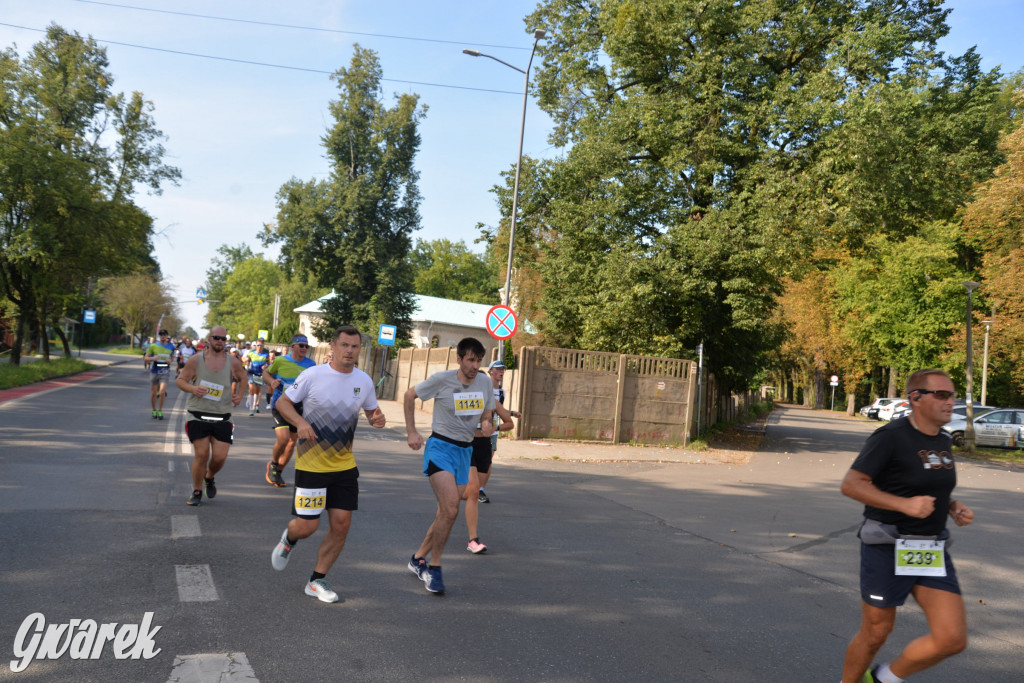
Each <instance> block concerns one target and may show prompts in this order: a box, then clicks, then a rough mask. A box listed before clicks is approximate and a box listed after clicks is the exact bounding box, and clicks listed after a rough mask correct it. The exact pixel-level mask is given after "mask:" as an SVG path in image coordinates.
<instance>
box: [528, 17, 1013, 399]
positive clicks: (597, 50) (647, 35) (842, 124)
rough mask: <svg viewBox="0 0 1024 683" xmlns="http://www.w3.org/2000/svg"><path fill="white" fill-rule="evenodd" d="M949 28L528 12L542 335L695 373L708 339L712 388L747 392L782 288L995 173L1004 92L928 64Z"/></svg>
mask: <svg viewBox="0 0 1024 683" xmlns="http://www.w3.org/2000/svg"><path fill="white" fill-rule="evenodd" d="M947 13H948V10H942V9H939V8H938V6H937V4H936V3H934V2H931V1H930V0H911V1H910V2H903V3H896V4H893V3H888V2H882V1H881V0H854V1H847V0H826V1H825V2H821V1H820V0H819V1H813V2H812V1H811V0H795V1H793V2H787V3H775V2H759V1H755V0H740V1H739V2H735V1H734V0H701V1H697V0H640V1H638V2H622V1H618V0H606V1H605V2H594V3H587V4H585V5H580V3H577V2H574V1H572V0H548V1H547V2H544V3H542V4H541V6H540V7H539V8H538V9H537V10H536V11H535V12H534V13H533V14H532V15H530V16H529V17H528V18H527V24H528V26H530V27H534V26H543V27H545V28H546V29H548V30H549V35H550V36H551V38H550V39H549V40H548V41H546V43H545V44H544V47H543V67H542V68H541V70H540V71H539V73H538V75H537V79H536V83H537V92H538V95H539V102H540V105H541V107H542V108H544V109H545V110H546V111H547V112H548V113H549V114H551V116H552V117H553V118H554V120H555V131H554V134H553V136H552V138H553V142H554V143H555V144H558V145H562V146H566V147H568V151H567V153H566V155H565V157H564V158H563V159H560V160H559V161H558V162H557V163H555V164H553V165H552V168H551V169H550V171H549V172H548V173H547V175H546V177H545V178H544V180H543V183H544V192H543V193H542V195H543V196H544V205H543V206H544V208H543V212H544V213H543V220H544V221H545V224H546V225H545V229H544V230H543V231H541V232H542V233H543V234H545V236H546V237H545V241H544V242H543V243H542V245H541V247H542V249H543V253H544V260H543V261H542V265H541V266H540V269H541V271H542V274H543V276H544V278H545V282H546V283H547V284H548V287H547V288H546V289H545V293H544V296H543V301H542V304H541V305H542V307H543V308H544V311H545V313H546V316H547V319H546V320H545V321H544V324H543V325H542V330H543V331H544V333H545V335H550V336H551V337H552V338H553V339H556V340H559V341H560V343H572V344H574V345H577V346H582V347H583V348H601V349H611V348H626V349H631V350H635V351H636V352H645V353H659V354H669V355H684V356H690V357H692V356H693V355H694V352H693V351H692V349H694V348H695V347H696V346H697V344H698V343H701V342H703V343H704V348H705V350H706V352H707V354H708V358H707V360H708V363H709V365H710V367H711V369H712V371H713V372H714V373H715V374H716V376H717V377H718V378H719V379H720V380H722V381H723V382H724V384H725V385H726V386H737V385H743V384H747V383H749V382H750V381H751V379H752V378H753V377H754V376H755V375H756V372H757V370H758V369H760V368H761V367H763V366H764V364H765V363H767V362H768V359H769V358H770V356H771V354H772V349H773V346H775V345H776V344H777V343H778V341H779V339H780V334H781V329H777V328H776V327H775V326H774V325H775V323H776V322H777V321H778V318H777V316H775V307H776V297H777V296H779V295H780V294H781V292H782V291H783V286H782V283H783V278H784V277H785V276H793V277H796V278H799V277H801V276H802V275H803V274H804V273H806V272H807V269H808V268H821V269H825V270H827V269H828V264H821V265H818V264H814V263H813V258H814V256H815V255H816V254H818V253H821V252H823V251H824V252H827V251H828V250H830V249H835V248H845V249H851V250H855V249H859V248H861V246H862V245H863V244H864V243H865V241H866V239H867V238H868V237H869V236H871V235H873V234H875V233H878V232H882V233H884V234H887V235H892V236H893V238H895V239H903V238H905V237H909V236H913V235H914V234H915V232H916V231H918V230H920V229H922V226H924V225H926V224H928V223H929V222H931V221H934V220H936V219H939V218H943V217H950V216H952V215H953V214H954V213H955V211H956V208H957V207H958V206H959V205H960V204H961V203H962V202H963V201H964V199H965V198H966V196H967V192H968V190H969V188H970V186H971V184H972V183H973V182H976V181H977V180H978V179H979V178H981V177H984V175H985V174H986V173H987V171H988V169H989V168H991V165H992V163H993V162H994V159H995V155H994V146H993V145H994V141H995V137H994V131H993V130H992V129H991V127H990V126H988V123H989V122H990V121H991V120H992V106H993V102H994V97H995V92H996V90H997V87H996V77H997V76H996V74H995V73H989V74H983V73H981V72H980V70H979V69H978V60H977V56H976V55H974V54H973V53H970V52H969V53H968V54H966V55H964V56H962V57H957V58H950V59H945V58H944V57H943V56H942V55H941V53H939V52H938V51H937V50H936V41H937V40H938V39H939V38H940V37H942V36H943V35H944V34H945V32H946V31H947V28H946V25H945V17H946V14H947ZM890 129H892V130H890ZM879 130H881V131H882V132H886V133H889V134H888V136H887V137H882V138H879V137H878V136H877V133H878V131H879ZM844 144H845V145H846V146H845V147H844ZM858 153H863V156H858ZM901 155H902V156H901ZM918 167H920V168H919V170H920V171H921V172H919V173H917V175H915V169H917V168H918ZM864 190H870V191H871V193H870V194H869V195H868V199H866V200H865V199H863V198H862V196H861V192H862V191H864ZM872 205H873V206H874V207H875V211H874V212H872V211H871V210H870V209H871V206H872ZM879 206H881V207H883V210H882V211H879V210H878V207H879Z"/></svg>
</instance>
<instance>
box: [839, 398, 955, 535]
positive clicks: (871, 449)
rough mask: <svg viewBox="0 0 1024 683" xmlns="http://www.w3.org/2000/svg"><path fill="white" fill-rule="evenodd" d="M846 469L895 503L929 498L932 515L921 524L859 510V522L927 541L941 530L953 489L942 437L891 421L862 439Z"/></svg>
mask: <svg viewBox="0 0 1024 683" xmlns="http://www.w3.org/2000/svg"><path fill="white" fill-rule="evenodd" d="M851 469H855V470H857V471H858V472H862V473H864V474H866V475H868V476H869V477H871V481H872V483H873V484H874V485H875V486H876V487H878V488H879V489H880V490H882V491H885V492H886V493H891V494H893V495H896V496H900V497H901V498H911V497H913V496H935V511H934V512H932V514H931V515H929V516H928V517H926V518H925V519H917V518H915V517H909V516H907V515H905V514H903V513H902V512H896V511H894V510H882V509H879V508H876V507H872V506H870V505H865V506H864V516H865V517H867V518H868V519H874V520H877V521H879V522H882V523H883V524H895V525H896V527H897V528H898V529H899V531H900V533H901V534H910V535H918V536H932V535H936V534H939V533H940V532H941V531H942V530H943V529H945V528H946V515H947V514H948V513H949V501H950V496H951V494H952V492H953V488H954V487H955V486H956V463H955V462H954V460H953V446H952V443H951V442H950V439H949V436H947V435H946V433H945V432H941V431H940V432H939V433H938V435H936V436H928V435H927V434H922V433H921V432H919V431H917V430H916V429H914V426H913V425H912V424H910V420H909V419H906V418H902V419H899V420H894V421H892V422H890V423H889V424H887V425H885V426H884V427H880V428H879V429H876V430H875V433H874V434H872V435H871V436H869V437H868V440H867V442H866V443H865V444H864V448H862V449H861V451H860V455H858V456H857V459H856V460H854V461H853V465H852V466H851Z"/></svg>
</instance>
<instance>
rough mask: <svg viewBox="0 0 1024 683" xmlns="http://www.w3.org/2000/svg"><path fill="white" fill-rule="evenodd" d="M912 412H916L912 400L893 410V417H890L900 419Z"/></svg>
mask: <svg viewBox="0 0 1024 683" xmlns="http://www.w3.org/2000/svg"><path fill="white" fill-rule="evenodd" d="M912 412H914V406H913V404H911V403H910V401H907V402H906V403H905V404H903V405H901V406H899V407H898V408H896V409H895V410H893V411H892V417H891V418H890V420H898V419H900V418H901V417H906V416H907V415H910V414H911V413H912Z"/></svg>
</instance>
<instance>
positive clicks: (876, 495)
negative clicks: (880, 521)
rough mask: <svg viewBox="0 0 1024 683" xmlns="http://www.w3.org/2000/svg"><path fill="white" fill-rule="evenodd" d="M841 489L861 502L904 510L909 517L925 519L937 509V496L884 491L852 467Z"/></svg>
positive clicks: (889, 508)
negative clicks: (908, 494) (911, 495)
mask: <svg viewBox="0 0 1024 683" xmlns="http://www.w3.org/2000/svg"><path fill="white" fill-rule="evenodd" d="M840 490H841V491H842V492H843V495H844V496H847V497H849V498H853V499H854V500H855V501H857V502H859V503H864V504H865V505H870V506H871V507H876V508H879V509H881V510H894V511H896V512H902V513H903V514H905V515H907V516H908V517H916V518H918V519H924V518H925V517H927V516H928V515H930V514H932V512H933V511H934V510H935V496H913V497H911V498H902V497H900V496H896V495H893V494H891V493H886V492H885V491H882V490H881V489H879V488H878V487H877V486H875V484H874V482H873V481H872V480H871V477H869V476H868V475H866V474H864V473H863V472H860V471H858V470H854V469H851V470H849V471H848V472H847V473H846V476H845V477H843V483H842V485H841V486H840Z"/></svg>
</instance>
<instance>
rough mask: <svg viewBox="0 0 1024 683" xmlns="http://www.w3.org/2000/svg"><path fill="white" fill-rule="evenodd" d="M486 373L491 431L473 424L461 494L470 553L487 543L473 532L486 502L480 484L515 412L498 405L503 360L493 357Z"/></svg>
mask: <svg viewBox="0 0 1024 683" xmlns="http://www.w3.org/2000/svg"><path fill="white" fill-rule="evenodd" d="M487 374H488V375H490V379H491V384H492V387H493V393H494V433H492V434H491V435H490V436H484V434H483V431H481V429H480V425H477V430H476V432H474V433H473V457H472V458H471V459H470V462H469V485H468V486H467V487H466V491H465V493H464V494H463V495H462V499H463V500H465V501H466V530H467V531H468V532H469V543H468V544H467V545H466V550H468V551H469V552H471V553H473V554H474V555H479V554H480V553H485V552H487V546H486V545H484V544H483V543H481V542H480V536H479V535H478V534H477V531H478V528H477V523H478V520H479V518H480V503H489V502H490V500H489V499H488V498H487V496H486V494H484V489H483V485H484V484H485V483H486V482H487V478H488V477H489V476H490V473H491V462H492V460H493V459H494V452H495V451H496V450H498V432H499V431H501V432H506V431H509V430H510V429H512V428H513V427H515V425H514V424H512V418H513V417H518V416H519V413H517V412H512V413H509V411H507V410H505V406H503V405H502V403H503V402H504V401H505V390H504V389H501V388H499V387H500V384H501V379H502V377H504V376H505V364H504V363H502V362H501V361H500V360H496V361H494V362H493V363H491V365H490V367H489V368H488V370H487Z"/></svg>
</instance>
